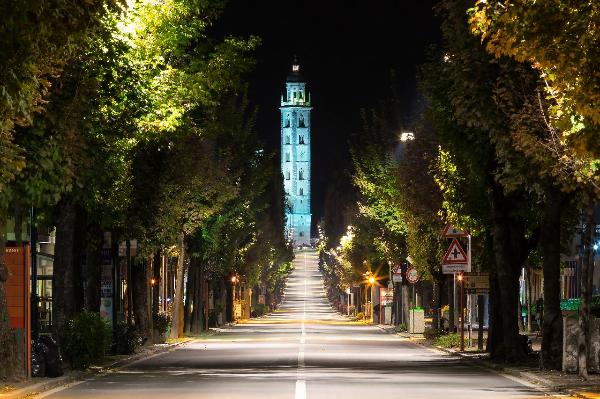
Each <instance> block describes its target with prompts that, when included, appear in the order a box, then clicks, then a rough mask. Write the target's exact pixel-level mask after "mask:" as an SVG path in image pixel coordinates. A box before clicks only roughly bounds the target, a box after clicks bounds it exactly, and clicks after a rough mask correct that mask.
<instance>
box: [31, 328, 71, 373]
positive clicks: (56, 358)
mask: <svg viewBox="0 0 600 399" xmlns="http://www.w3.org/2000/svg"><path fill="white" fill-rule="evenodd" d="M33 353H35V360H36V361H37V362H38V370H37V372H38V373H40V374H41V373H43V375H37V376H39V377H51V378H55V377H60V376H61V375H63V374H64V372H63V364H62V356H61V355H60V349H59V347H58V344H57V343H56V341H55V340H54V339H53V338H52V337H50V336H48V335H42V336H41V337H39V338H38V339H37V341H36V343H35V345H34V351H33ZM33 360H34V356H32V371H33ZM42 364H43V366H42Z"/></svg>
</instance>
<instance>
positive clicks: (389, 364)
mask: <svg viewBox="0 0 600 399" xmlns="http://www.w3.org/2000/svg"><path fill="white" fill-rule="evenodd" d="M295 266H296V267H295V270H294V272H293V274H292V275H291V276H290V279H289V281H288V285H287V288H286V292H285V299H284V301H283V303H282V305H281V307H280V309H279V311H278V312H277V313H274V314H272V315H269V316H267V317H264V318H261V319H256V320H252V321H249V322H247V323H245V324H239V325H235V326H233V327H230V328H227V329H224V330H223V331H222V332H220V333H219V334H217V335H215V336H213V337H210V339H206V340H199V341H194V342H192V343H189V344H187V345H185V346H184V347H182V348H180V349H177V350H174V351H171V352H168V353H164V354H160V355H157V356H154V357H152V358H149V359H146V360H142V361H139V362H137V363H134V364H131V365H130V366H128V367H127V368H124V369H120V370H118V371H114V372H111V373H108V374H105V375H101V376H99V377H96V378H92V379H90V380H87V381H83V382H81V383H77V384H76V385H73V386H71V387H69V388H66V389H58V390H55V391H50V392H48V393H46V394H44V395H40V396H39V397H40V398H41V397H46V398H52V399H58V398H61V399H62V398H94V399H100V398H110V399H118V398H144V399H153V398H178V399H184V398H195V399H198V398H210V399H220V398H245V399H248V398H261V399H266V398H277V399H284V398H295V399H304V398H311V399H312V398H323V399H350V398H360V399H367V398H377V399H382V398H411V399H415V398H443V399H453V398H460V399H469V398H473V399H475V398H476V399H487V398H532V397H541V396H543V395H542V394H541V393H539V392H537V391H535V390H534V389H533V388H530V387H528V386H525V385H523V384H521V383H520V382H518V381H515V380H513V379H509V378H507V377H504V376H501V375H499V374H496V373H493V372H490V371H487V370H484V369H481V368H478V367H475V366H472V365H469V364H467V363H464V362H463V361H461V360H460V359H457V358H455V357H452V356H450V355H447V354H444V353H442V352H438V351H434V350H432V349H429V348H427V347H424V346H421V345H417V344H414V343H412V342H410V341H409V340H406V339H402V338H400V337H397V336H395V335H392V334H387V333H385V332H383V331H381V330H380V329H379V328H377V327H375V326H365V325H359V324H356V323H352V322H349V321H347V320H346V319H345V318H344V317H342V316H340V315H338V314H337V313H336V312H335V311H333V310H332V308H331V307H330V306H329V304H328V302H327V299H326V297H325V293H324V292H323V287H322V283H321V276H320V274H319V271H318V267H317V257H316V254H315V253H314V252H301V253H298V254H297V255H296V260H295Z"/></svg>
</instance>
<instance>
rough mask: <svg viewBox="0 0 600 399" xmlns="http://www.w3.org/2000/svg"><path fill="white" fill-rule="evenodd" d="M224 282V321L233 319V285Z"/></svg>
mask: <svg viewBox="0 0 600 399" xmlns="http://www.w3.org/2000/svg"><path fill="white" fill-rule="evenodd" d="M224 284H225V322H230V321H232V320H233V285H232V284H231V283H229V282H228V281H225V282H224Z"/></svg>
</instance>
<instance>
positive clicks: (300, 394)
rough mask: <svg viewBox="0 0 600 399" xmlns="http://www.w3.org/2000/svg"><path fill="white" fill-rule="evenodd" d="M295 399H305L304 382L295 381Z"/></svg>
mask: <svg viewBox="0 0 600 399" xmlns="http://www.w3.org/2000/svg"><path fill="white" fill-rule="evenodd" d="M295 398H296V399H306V381H304V380H298V381H296V396H295Z"/></svg>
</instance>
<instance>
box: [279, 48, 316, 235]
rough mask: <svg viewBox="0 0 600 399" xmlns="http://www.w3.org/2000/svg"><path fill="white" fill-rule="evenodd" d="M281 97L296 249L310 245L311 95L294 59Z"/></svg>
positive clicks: (290, 230) (289, 217) (288, 198)
mask: <svg viewBox="0 0 600 399" xmlns="http://www.w3.org/2000/svg"><path fill="white" fill-rule="evenodd" d="M285 86H286V91H285V93H284V94H283V95H282V96H281V107H280V108H279V109H280V110H281V172H282V173H283V181H284V188H285V197H286V202H287V205H288V209H287V210H286V219H287V221H286V233H287V236H288V237H289V238H290V239H291V240H292V241H293V243H294V245H295V246H298V245H309V244H310V227H311V216H312V215H311V212H310V111H311V110H312V107H311V106H310V93H308V91H307V90H306V83H305V82H304V80H303V78H302V75H301V74H300V65H299V64H298V61H297V60H296V59H294V63H293V65H292V71H291V73H290V74H289V75H288V77H287V80H286V84H285Z"/></svg>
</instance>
